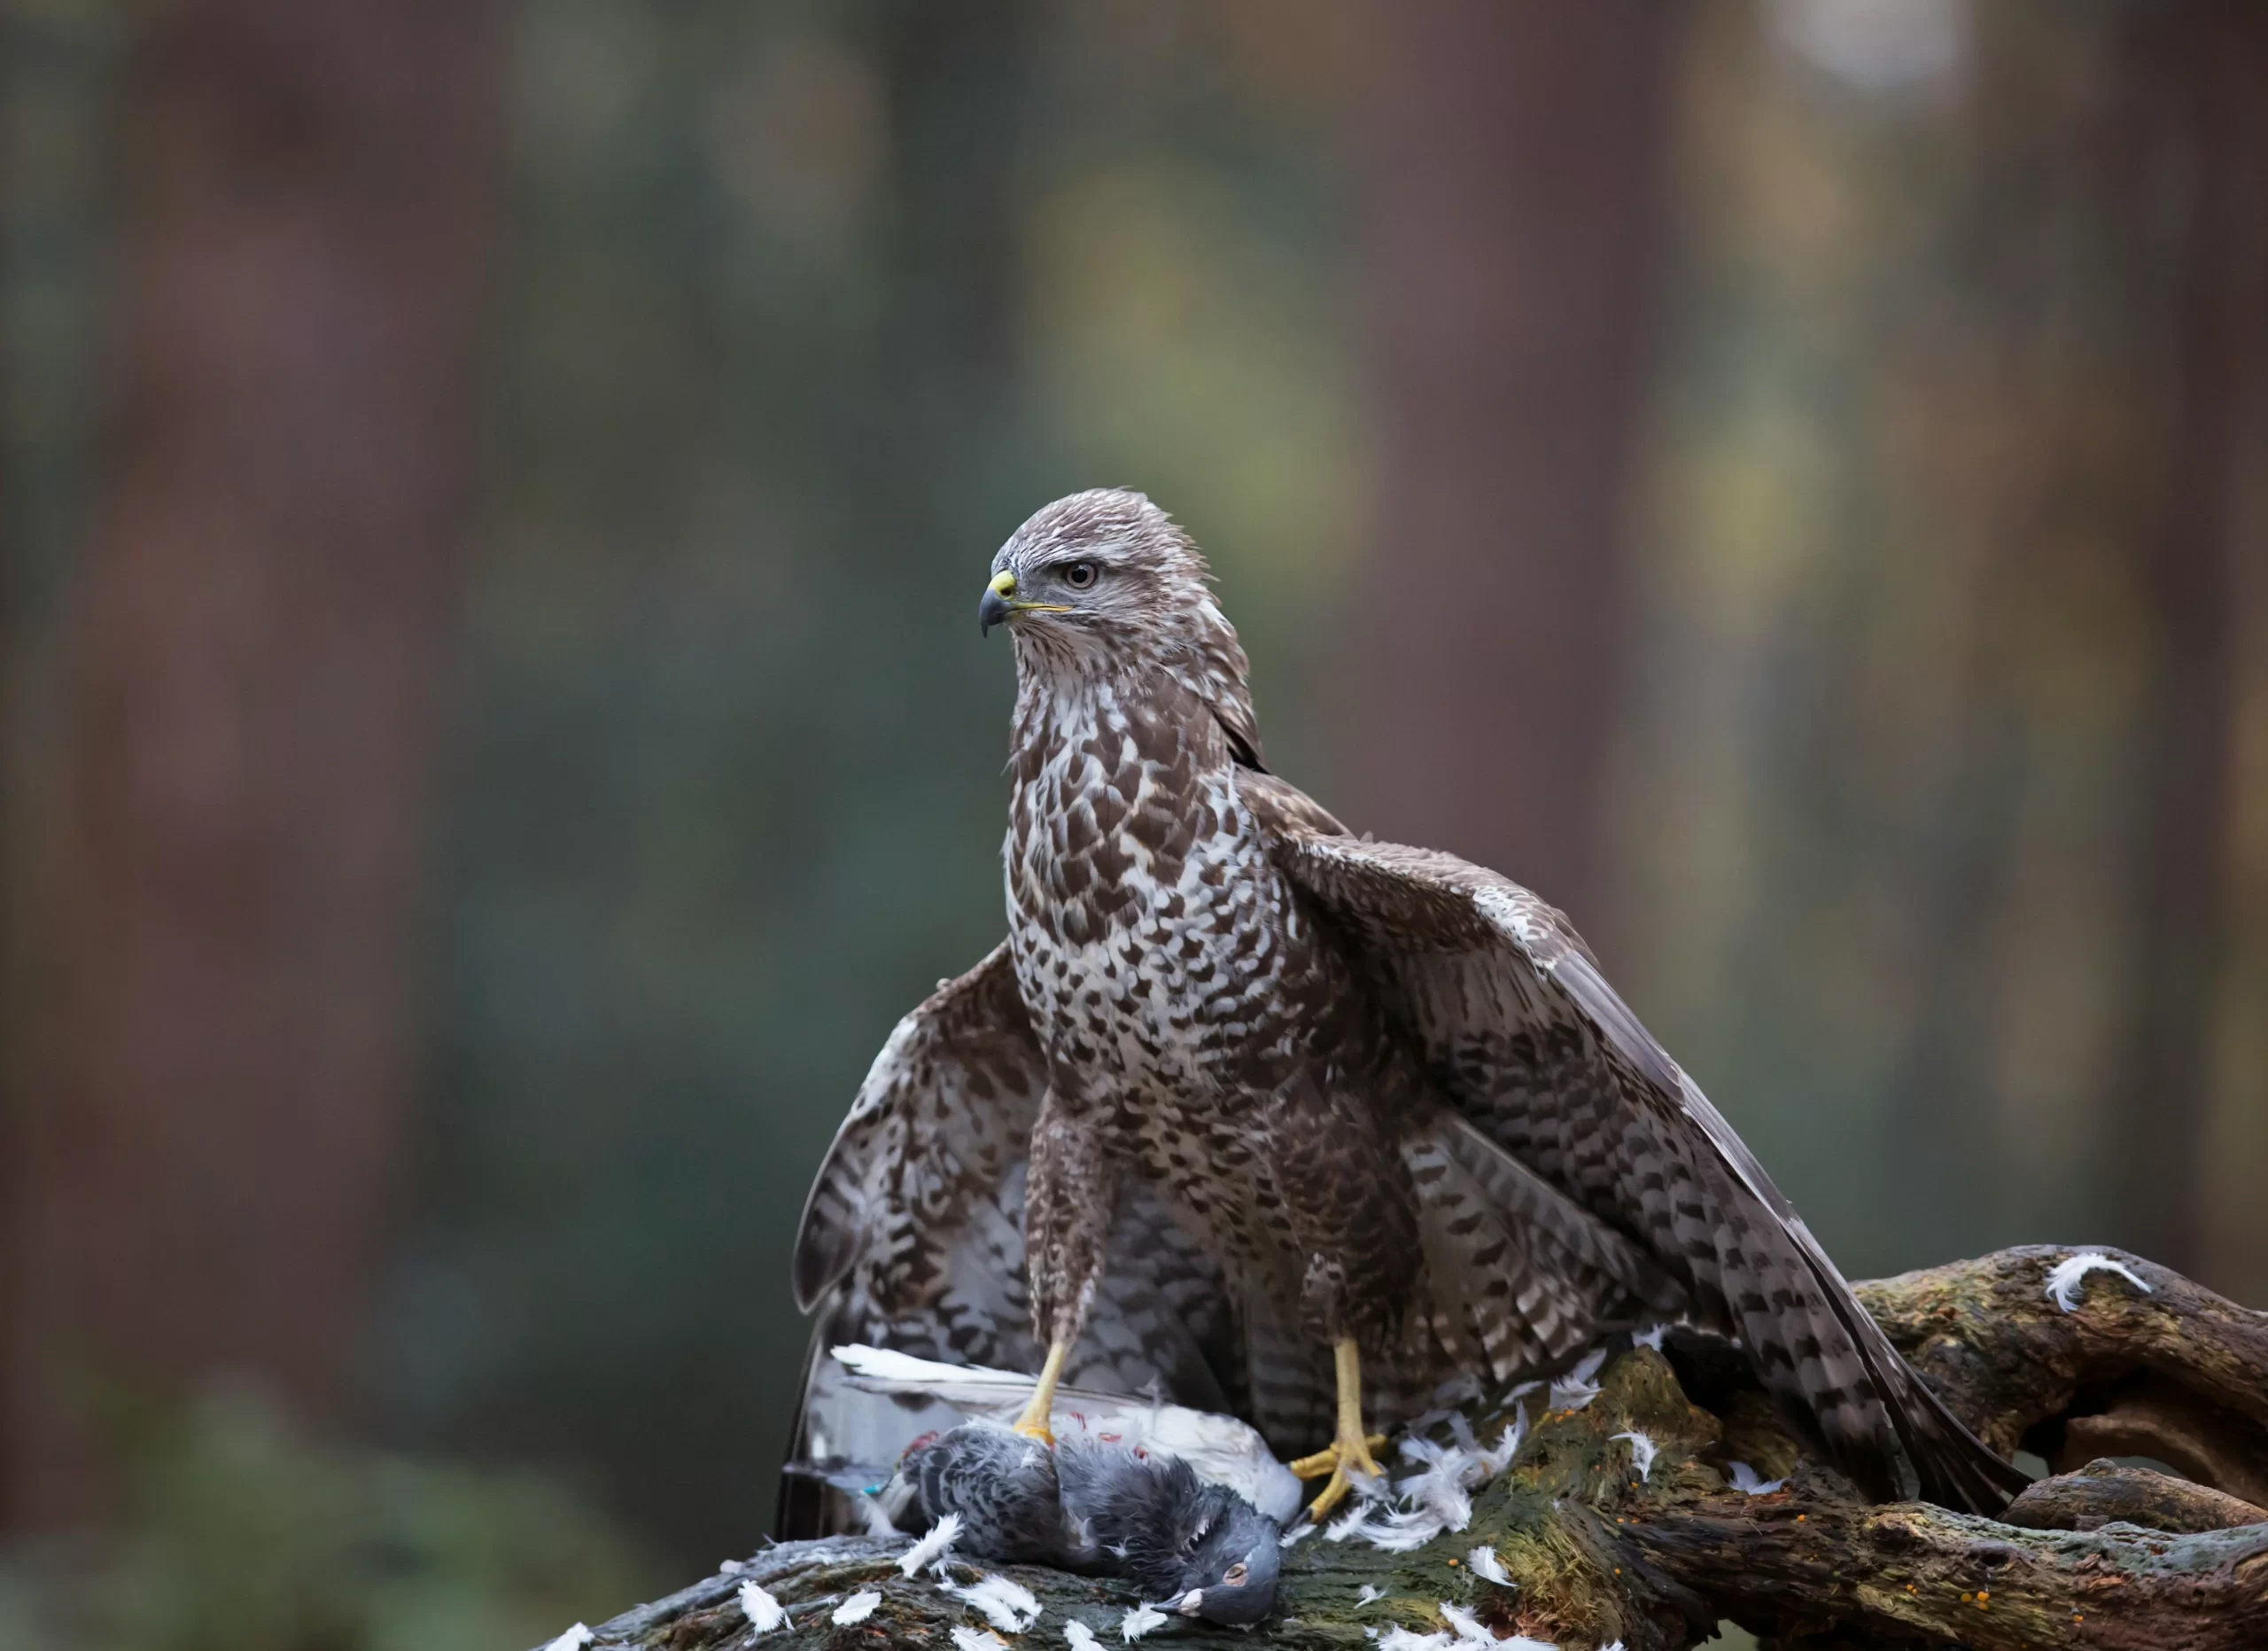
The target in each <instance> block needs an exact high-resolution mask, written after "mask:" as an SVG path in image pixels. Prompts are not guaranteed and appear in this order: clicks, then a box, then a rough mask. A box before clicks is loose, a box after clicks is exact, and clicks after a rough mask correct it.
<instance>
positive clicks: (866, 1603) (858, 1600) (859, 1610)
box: [829, 1588, 882, 1628]
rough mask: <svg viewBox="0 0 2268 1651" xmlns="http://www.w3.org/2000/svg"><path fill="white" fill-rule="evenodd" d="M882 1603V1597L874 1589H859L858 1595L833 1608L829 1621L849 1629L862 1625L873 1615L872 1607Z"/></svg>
mask: <svg viewBox="0 0 2268 1651" xmlns="http://www.w3.org/2000/svg"><path fill="white" fill-rule="evenodd" d="M881 1603H882V1595H881V1594H879V1593H876V1592H875V1591H874V1589H872V1588H861V1589H859V1590H858V1593H854V1594H852V1595H851V1596H850V1598H849V1599H847V1600H843V1603H842V1604H840V1605H838V1606H836V1607H835V1611H834V1615H833V1616H831V1617H830V1618H829V1620H830V1621H832V1622H833V1623H835V1624H836V1625H837V1626H839V1627H843V1628H849V1627H850V1626H851V1625H852V1624H857V1623H863V1622H865V1621H866V1619H867V1618H868V1617H869V1616H873V1615H874V1607H876V1606H877V1605H880V1604H881Z"/></svg>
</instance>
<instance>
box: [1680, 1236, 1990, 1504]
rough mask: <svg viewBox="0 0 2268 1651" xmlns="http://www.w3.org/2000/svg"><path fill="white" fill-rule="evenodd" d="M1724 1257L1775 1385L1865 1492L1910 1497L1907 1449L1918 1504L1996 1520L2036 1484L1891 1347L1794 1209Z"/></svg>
mask: <svg viewBox="0 0 2268 1651" xmlns="http://www.w3.org/2000/svg"><path fill="white" fill-rule="evenodd" d="M1775 1240H1776V1241H1777V1242H1773V1241H1775ZM1719 1260H1720V1267H1721V1268H1722V1270H1723V1272H1724V1273H1725V1278H1724V1283H1725V1294H1726V1297H1727V1299H1728V1302H1730V1303H1732V1304H1734V1306H1735V1311H1736V1317H1737V1318H1739V1319H1740V1320H1742V1321H1743V1323H1742V1334H1743V1336H1744V1339H1745V1340H1747V1341H1748V1342H1749V1344H1750V1346H1751V1349H1753V1350H1754V1351H1756V1353H1757V1355H1758V1359H1759V1368H1760V1369H1761V1370H1762V1372H1763V1374H1764V1375H1765V1379H1766V1382H1767V1386H1770V1387H1772V1388H1773V1389H1774V1390H1775V1392H1777V1393H1778V1394H1779V1395H1780V1396H1781V1398H1783V1400H1785V1401H1788V1402H1789V1403H1790V1404H1792V1405H1793V1406H1796V1407H1798V1409H1799V1410H1800V1411H1802V1412H1804V1413H1807V1416H1808V1419H1809V1420H1810V1421H1813V1422H1814V1425H1815V1427H1816V1429H1817V1431H1818V1433H1819V1434H1820V1436H1821V1442H1822V1443H1823V1444H1824V1445H1826V1446H1827V1449H1828V1453H1829V1456H1830V1458H1832V1459H1833V1460H1834V1461H1835V1463H1836V1465H1837V1466H1838V1467H1839V1468H1842V1469H1843V1470H1844V1471H1845V1473H1847V1474H1849V1475H1850V1476H1852V1478H1853V1479H1855V1480H1856V1481H1858V1483H1859V1484H1860V1487H1861V1488H1862V1489H1863V1490H1864V1491H1866V1492H1867V1494H1868V1496H1870V1497H1872V1498H1874V1499H1876V1500H1877V1501H1886V1500H1890V1499H1895V1498H1898V1497H1900V1496H1903V1495H1904V1494H1906V1489H1905V1486H1904V1484H1902V1483H1901V1482H1900V1475H1899V1467H1898V1462H1899V1456H1900V1455H1901V1454H1902V1455H1903V1456H1904V1458H1905V1460H1906V1461H1907V1464H1908V1465H1909V1466H1910V1467H1911V1468H1912V1469H1913V1473H1914V1478H1915V1483H1916V1485H1917V1487H1918V1490H1919V1492H1920V1494H1921V1496H1922V1499H1924V1500H1927V1501H1930V1502H1935V1503H1937V1504H1938V1505H1939V1506H1941V1507H1953V1508H1960V1509H1964V1510H1966V1511H1968V1512H1969V1513H1976V1514H1985V1515H1994V1514H1998V1513H1999V1512H2000V1510H2001V1509H2003V1508H2004V1507H2007V1506H2008V1501H2009V1499H2010V1498H2012V1497H2013V1496H2015V1495H2016V1492H2017V1491H2020V1490H2022V1489H2023V1487H2024V1485H2026V1484H2029V1483H2030V1481H2029V1479H2028V1478H2027V1477H2026V1476H2025V1475H2024V1474H2023V1472H2022V1471H2020V1470H2019V1469H2017V1468H2015V1467H2013V1466H2011V1465H2010V1464H2009V1463H2008V1462H2005V1461H2003V1460H2000V1457H1998V1456H1996V1455H1994V1454H1993V1453H1992V1450H1991V1449H1990V1448H1989V1447H1987V1446H1986V1445H1985V1443H1984V1442H1983V1441H1982V1440H1980V1439H1978V1438H1977V1436H1976V1435H1975V1434H1973V1433H1971V1432H1970V1431H1969V1429H1967V1428H1966V1427H1964V1426H1963V1425H1962V1424H1961V1421H1960V1419H1959V1418H1958V1417H1956V1416H1955V1415H1954V1414H1953V1413H1952V1412H1951V1411H1950V1410H1948V1409H1946V1406H1945V1403H1944V1401H1943V1400H1941V1399H1939V1398H1938V1396H1937V1394H1936V1393H1935V1392H1934V1391H1932V1390H1931V1389H1930V1384H1929V1383H1928V1382H1925V1381H1924V1380H1922V1376H1921V1375H1920V1373H1919V1372H1917V1371H1916V1370H1915V1368H1914V1367H1913V1366H1911V1365H1909V1364H1907V1362H1906V1359H1904V1357H1903V1356H1902V1355H1901V1354H1900V1353H1899V1351H1898V1350H1897V1349H1896V1348H1895V1347H1893V1346H1891V1343H1890V1338H1889V1337H1888V1336H1884V1334H1883V1333H1882V1327H1881V1326H1879V1325H1877V1324H1876V1322H1875V1321H1874V1320H1873V1319H1872V1318H1871V1317H1870V1316H1869V1315H1868V1312H1867V1310H1866V1308H1865V1307H1864V1306H1862V1305H1860V1302H1859V1298H1858V1297H1856V1296H1854V1295H1852V1293H1851V1287H1850V1285H1849V1284H1848V1283H1847V1282H1845V1280H1844V1278H1843V1275H1842V1273H1840V1272H1839V1271H1837V1268H1836V1266H1835V1264H1834V1263H1833V1262H1832V1261H1830V1260H1829V1259H1828V1257H1827V1253H1826V1251H1825V1250H1821V1248H1820V1246H1819V1242H1818V1241H1817V1240H1816V1239H1814V1238H1813V1237H1812V1235H1811V1232H1810V1229H1809V1228H1807V1227H1805V1225H1804V1224H1803V1221H1802V1219H1801V1218H1800V1217H1798V1216H1796V1215H1795V1214H1794V1213H1793V1212H1792V1211H1790V1213H1789V1214H1788V1216H1786V1217H1785V1218H1783V1220H1782V1221H1781V1222H1779V1223H1777V1224H1775V1228H1774V1229H1768V1230H1759V1229H1751V1231H1750V1232H1749V1233H1748V1234H1746V1235H1745V1237H1744V1238H1743V1237H1740V1236H1735V1237H1733V1238H1732V1240H1731V1242H1728V1243H1726V1244H1724V1245H1721V1246H1720V1251H1719ZM1759 1263H1760V1264H1761V1265H1760V1266H1759V1265H1758V1264H1759ZM1767 1303H1769V1304H1773V1305H1770V1306H1767V1305H1766V1304H1767ZM1783 1304H1784V1305H1783ZM1744 1306H1745V1307H1746V1308H1747V1309H1748V1311H1745V1312H1744V1311H1742V1309H1743V1307H1744ZM1759 1307H1763V1308H1764V1311H1763V1312H1757V1311H1756V1309H1757V1308H1759Z"/></svg>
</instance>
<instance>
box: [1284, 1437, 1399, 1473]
mask: <svg viewBox="0 0 2268 1651" xmlns="http://www.w3.org/2000/svg"><path fill="white" fill-rule="evenodd" d="M1381 1443H1383V1441H1381ZM1284 1466H1285V1467H1286V1468H1290V1469H1291V1470H1292V1476H1293V1477H1294V1478H1297V1479H1320V1478H1322V1477H1323V1476H1324V1475H1325V1474H1327V1473H1331V1472H1332V1471H1334V1470H1336V1469H1337V1468H1338V1466H1339V1447H1338V1446H1337V1445H1332V1447H1331V1448H1330V1449H1329V1450H1327V1451H1317V1452H1316V1453H1315V1454H1314V1455H1312V1456H1302V1457H1301V1458H1300V1459H1299V1460H1297V1461H1290V1462H1285V1464H1284Z"/></svg>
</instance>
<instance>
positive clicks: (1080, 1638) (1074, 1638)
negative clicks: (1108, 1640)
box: [1063, 1618, 1102, 1651]
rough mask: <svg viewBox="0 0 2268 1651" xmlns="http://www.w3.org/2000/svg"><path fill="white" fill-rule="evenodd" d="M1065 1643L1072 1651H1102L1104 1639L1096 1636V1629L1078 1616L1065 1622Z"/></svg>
mask: <svg viewBox="0 0 2268 1651" xmlns="http://www.w3.org/2000/svg"><path fill="white" fill-rule="evenodd" d="M1063 1643H1064V1644H1065V1645H1067V1646H1068V1647H1071V1651H1102V1641H1101V1640H1099V1639H1096V1638H1095V1631H1094V1630H1093V1629H1091V1628H1090V1627H1088V1626H1087V1625H1086V1624H1084V1623H1083V1622H1080V1621H1078V1620H1077V1619H1076V1618H1074V1619H1072V1620H1071V1621H1069V1622H1067V1623H1065V1624H1063Z"/></svg>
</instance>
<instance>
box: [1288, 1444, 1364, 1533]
mask: <svg viewBox="0 0 2268 1651" xmlns="http://www.w3.org/2000/svg"><path fill="white" fill-rule="evenodd" d="M1385 1448H1386V1435H1385V1434H1383V1433H1373V1434H1371V1435H1369V1436H1368V1437H1364V1436H1363V1435H1362V1434H1359V1433H1357V1434H1350V1435H1349V1436H1348V1437H1345V1438H1342V1439H1340V1440H1339V1441H1338V1442H1337V1443H1336V1444H1334V1445H1332V1446H1331V1447H1330V1448H1329V1449H1328V1450H1321V1451H1317V1452H1316V1453H1315V1454H1314V1455H1312V1456H1302V1457H1301V1458H1300V1459H1299V1460H1297V1461H1295V1462H1291V1463H1288V1464H1286V1465H1287V1466H1288V1467H1289V1468H1291V1470H1292V1471H1293V1473H1295V1474H1297V1475H1298V1476H1300V1477H1301V1478H1302V1479H1320V1478H1322V1477H1323V1476H1324V1475H1325V1474H1329V1475H1330V1476H1331V1482H1330V1483H1329V1484H1325V1485H1324V1487H1323V1490H1322V1492H1321V1493H1320V1494H1319V1495H1317V1498H1316V1499H1315V1500H1314V1501H1312V1502H1310V1503H1309V1504H1308V1517H1309V1519H1312V1520H1313V1521H1315V1523H1317V1524H1321V1523H1323V1522H1324V1519H1325V1518H1327V1517H1328V1516H1329V1515H1330V1514H1331V1512H1332V1509H1333V1508H1335V1507H1338V1506H1339V1505H1340V1503H1341V1502H1343V1501H1345V1500H1346V1499H1347V1493H1348V1491H1352V1490H1353V1489H1354V1488H1355V1480H1354V1476H1355V1475H1356V1474H1361V1475H1363V1476H1365V1477H1367V1478H1371V1479H1375V1478H1377V1477H1378V1476H1379V1464H1378V1459H1377V1458H1376V1457H1374V1456H1373V1455H1371V1452H1373V1451H1382V1450H1384V1449H1385Z"/></svg>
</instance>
